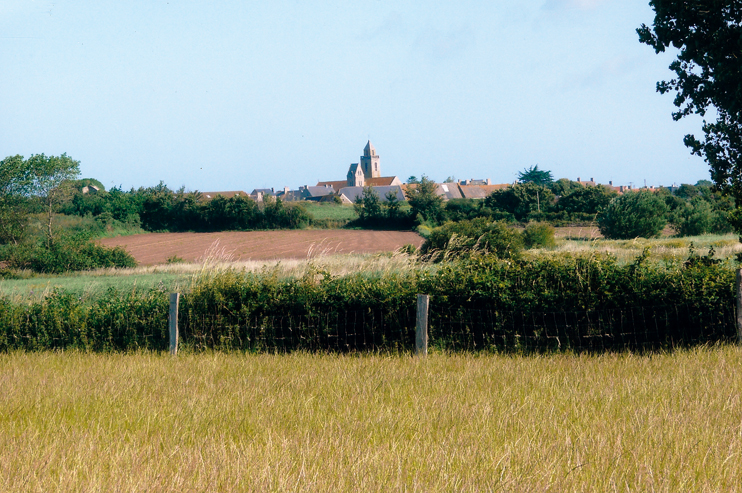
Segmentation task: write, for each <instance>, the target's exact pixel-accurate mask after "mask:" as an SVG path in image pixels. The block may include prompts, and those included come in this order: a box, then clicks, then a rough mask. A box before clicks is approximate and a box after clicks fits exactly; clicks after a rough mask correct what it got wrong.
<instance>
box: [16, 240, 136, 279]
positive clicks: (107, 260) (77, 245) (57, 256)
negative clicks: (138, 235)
mask: <svg viewBox="0 0 742 493" xmlns="http://www.w3.org/2000/svg"><path fill="white" fill-rule="evenodd" d="M3 254H4V258H3V260H4V261H5V262H7V265H8V267H10V268H12V269H31V270H33V271H34V272H44V273H52V274H58V273H62V272H68V271H78V270H91V269H100V268H110V267H136V265H137V263H136V261H135V260H134V258H133V257H132V256H131V255H130V254H129V253H128V252H127V251H126V250H124V249H123V248H121V247H116V248H106V247H104V246H101V245H98V244H96V243H94V242H92V241H91V240H90V239H89V238H88V237H87V236H86V235H80V234H77V235H64V236H60V237H58V238H56V239H55V240H54V241H53V242H52V244H51V245H50V246H47V245H46V244H44V243H41V242H40V243H36V244H24V245H17V246H16V245H14V246H13V247H11V248H6V249H5V250H4V251H3Z"/></svg>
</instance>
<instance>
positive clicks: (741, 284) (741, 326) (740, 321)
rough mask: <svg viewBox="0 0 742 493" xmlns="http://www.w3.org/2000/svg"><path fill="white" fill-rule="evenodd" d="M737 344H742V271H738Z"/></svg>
mask: <svg viewBox="0 0 742 493" xmlns="http://www.w3.org/2000/svg"><path fill="white" fill-rule="evenodd" d="M736 294H737V342H738V343H742V269H739V270H737V292H736Z"/></svg>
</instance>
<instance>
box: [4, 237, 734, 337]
mask: <svg viewBox="0 0 742 493" xmlns="http://www.w3.org/2000/svg"><path fill="white" fill-rule="evenodd" d="M471 226H472V228H473V225H471ZM501 226H502V227H503V228H505V229H507V228H506V227H505V226H504V225H501ZM481 243H482V242H481V241H480V244H481ZM734 278H735V270H734V269H733V268H731V267H730V266H725V265H724V264H722V263H718V262H717V261H716V259H715V258H713V252H710V253H709V255H706V256H699V255H697V254H695V252H693V251H692V252H691V253H690V255H689V260H688V261H686V262H683V263H680V262H678V263H676V264H667V263H654V262H650V261H648V260H647V256H646V255H643V256H641V257H639V258H637V260H636V261H635V262H633V263H631V264H628V265H621V264H619V263H618V262H617V261H616V259H615V258H614V257H611V256H602V255H595V254H591V255H587V256H572V255H566V256H537V257H533V258H530V259H524V258H522V257H521V258H507V259H500V258H497V257H496V256H494V255H473V256H467V258H466V260H461V261H456V262H446V263H443V264H440V265H439V266H438V267H437V268H435V269H428V270H416V271H401V272H397V271H390V272H384V273H380V274H377V275H367V274H360V273H359V274H352V275H345V276H332V275H330V274H329V273H327V272H326V271H323V270H321V269H313V270H312V269H310V270H309V271H308V272H307V273H306V274H305V275H303V276H302V277H299V278H285V277H282V276H280V275H278V274H277V273H276V272H273V271H265V272H263V273H250V272H244V271H243V272H240V271H234V270H231V271H223V272H217V273H207V274H205V275H202V276H200V277H198V278H196V279H194V281H193V284H192V287H191V290H190V291H187V292H184V293H183V295H182V298H181V313H182V317H183V318H182V321H183V322H184V325H183V332H181V334H182V336H183V339H184V343H185V344H186V345H191V346H192V347H216V348H241V349H251V350H255V349H256V347H255V346H254V343H255V342H254V340H251V339H250V337H248V335H247V334H245V333H244V332H241V331H243V330H245V329H244V328H245V326H246V324H245V323H244V321H247V320H253V321H255V320H258V321H260V320H263V319H264V318H265V317H272V316H277V317H281V318H287V317H317V316H319V315H320V314H328V313H341V314H342V313H345V312H351V311H360V313H365V314H368V313H371V311H373V310H383V311H384V314H385V315H384V320H386V321H387V323H392V322H393V321H395V320H407V318H405V317H406V315H405V314H407V313H409V312H410V309H411V308H412V307H414V306H415V295H416V294H417V293H427V294H429V295H431V297H432V300H433V306H434V307H435V310H437V311H445V312H450V313H459V311H460V310H463V311H461V313H465V310H467V309H470V308H486V309H487V310H490V311H493V312H494V311H505V312H512V313H525V314H531V313H534V312H536V313H555V312H561V311H566V312H568V313H574V312H575V311H577V310H596V309H601V310H608V309H627V308H630V307H651V306H664V305H667V304H668V303H672V305H675V306H684V307H687V309H688V310H689V312H691V313H692V312H694V311H697V310H706V309H707V308H708V307H720V306H733V305H734V299H735V298H734V296H735V294H734ZM167 306H168V304H167V292H166V291H165V290H164V288H163V289H151V290H147V291H141V290H136V289H126V290H124V291H119V290H116V289H109V290H108V291H107V292H106V293H105V294H104V295H102V296H100V297H97V298H94V299H85V300H83V299H81V297H79V296H78V295H76V294H74V295H73V294H71V293H67V292H64V291H59V290H58V291H55V292H52V293H51V294H49V295H48V296H45V297H43V298H41V299H38V300H24V301H22V302H12V301H11V300H10V299H9V298H8V297H0V351H8V350H13V349H27V350H39V349H55V348H80V349H83V350H94V351H107V350H108V351H110V350H134V349H138V348H149V349H156V350H164V349H166V347H167ZM205 317H206V318H205ZM235 317H239V319H240V320H243V323H242V324H237V323H236V322H234V320H236V318H235ZM296 319H297V320H298V318H296ZM204 320H209V321H210V322H209V323H208V324H206V323H204V322H203V321H204ZM230 320H231V321H232V322H229V321H230ZM312 320H315V321H316V320H321V319H320V318H313V319H312ZM199 321H200V322H199ZM394 323H397V322H394ZM399 323H403V322H399ZM404 323H407V322H404ZM731 326H732V332H734V329H733V324H731ZM265 327H268V326H267V325H266V326H265ZM317 327H318V325H317V324H316V323H315V324H314V325H311V326H308V327H304V326H301V327H299V326H294V327H293V329H292V330H294V331H299V332H300V334H301V336H302V337H304V336H307V337H309V336H311V337H321V336H322V334H323V333H321V332H320V333H317V332H316V331H317V330H321V329H318V328H317ZM267 330H268V329H266V331H267ZM327 330H329V331H332V330H333V329H332V327H329V328H328V329H327ZM400 330H412V332H413V333H414V320H413V321H411V322H410V323H409V325H401V326H400ZM676 330H677V333H675V334H668V337H670V338H674V340H676V341H677V340H682V337H683V332H682V330H685V329H681V328H677V329H676ZM313 331H314V332H313ZM261 337H266V338H270V337H276V338H281V337H284V335H282V334H278V333H276V334H272V333H270V332H265V333H263V334H262V335H261ZM292 337H293V336H292ZM438 337H439V338H445V337H446V334H438ZM297 340H299V341H301V340H309V339H301V338H298V336H297ZM297 344H300V343H297ZM292 347H293V346H288V349H289V350H290V349H291V348H292ZM297 347H300V346H297ZM258 349H259V348H258Z"/></svg>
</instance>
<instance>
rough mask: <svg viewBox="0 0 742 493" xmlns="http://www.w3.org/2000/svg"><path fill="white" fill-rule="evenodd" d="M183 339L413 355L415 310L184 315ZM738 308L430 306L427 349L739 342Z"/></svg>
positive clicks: (200, 344)
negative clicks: (550, 309)
mask: <svg viewBox="0 0 742 493" xmlns="http://www.w3.org/2000/svg"><path fill="white" fill-rule="evenodd" d="M179 324H180V337H181V340H182V341H183V343H185V344H186V345H188V346H190V347H192V348H193V349H195V350H203V349H225V350H243V351H251V352H290V351H296V350H306V351H333V352H374V351H377V352H378V351H382V352H410V351H414V350H415V330H416V313H415V308H414V307H410V308H409V309H403V310H394V311H385V310H383V309H374V310H371V309H369V310H357V311H346V312H330V313H322V314H314V315H286V316H263V317H240V316H235V315H231V314H223V313H211V314H204V313H198V314H194V313H182V314H181V316H180V317H179ZM736 337H737V329H736V311H735V309H734V307H733V306H718V307H698V306H690V305H673V306H651V307H646V306H638V307H629V308H621V309H604V310H579V311H559V312H530V313H525V312H514V311H501V310H491V309H486V308H485V309H482V308H476V309H473V308H466V307H459V308H456V309H440V308H436V307H435V304H434V303H433V304H431V308H430V312H429V326H428V341H429V342H428V344H429V346H430V347H433V348H438V349H442V350H447V351H466V352H477V351H492V352H509V351H553V350H557V351H559V350H573V351H605V350H637V351H642V350H653V349H659V348H667V347H679V346H690V345H696V344H704V343H715V342H731V341H734V340H736Z"/></svg>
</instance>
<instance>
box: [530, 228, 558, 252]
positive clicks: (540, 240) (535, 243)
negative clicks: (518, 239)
mask: <svg viewBox="0 0 742 493" xmlns="http://www.w3.org/2000/svg"><path fill="white" fill-rule="evenodd" d="M523 245H524V246H525V247H526V248H553V247H555V246H556V240H555V239H554V227H553V226H552V225H551V224H548V223H538V222H531V223H528V224H527V225H526V229H525V231H523Z"/></svg>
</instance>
